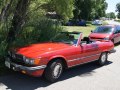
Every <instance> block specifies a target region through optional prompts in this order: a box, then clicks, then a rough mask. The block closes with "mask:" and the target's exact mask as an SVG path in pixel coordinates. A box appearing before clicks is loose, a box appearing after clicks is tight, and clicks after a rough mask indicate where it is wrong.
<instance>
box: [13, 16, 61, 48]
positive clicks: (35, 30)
mask: <svg viewBox="0 0 120 90" xmlns="http://www.w3.org/2000/svg"><path fill="white" fill-rule="evenodd" d="M62 30H63V28H62V27H61V26H60V25H59V23H58V22H57V21H54V20H50V19H40V18H39V19H38V20H37V21H34V22H30V23H29V24H28V25H26V26H25V27H24V30H22V32H20V34H19V36H18V37H17V38H16V40H15V41H14V43H13V46H12V47H21V46H25V45H29V44H32V43H39V42H45V41H49V40H50V39H51V38H53V37H54V36H55V35H56V34H57V33H58V32H61V31H62Z"/></svg>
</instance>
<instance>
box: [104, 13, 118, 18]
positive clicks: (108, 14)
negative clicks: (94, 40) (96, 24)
mask: <svg viewBox="0 0 120 90" xmlns="http://www.w3.org/2000/svg"><path fill="white" fill-rule="evenodd" d="M106 17H107V18H111V19H115V18H116V16H115V13H114V12H110V13H107V14H106Z"/></svg>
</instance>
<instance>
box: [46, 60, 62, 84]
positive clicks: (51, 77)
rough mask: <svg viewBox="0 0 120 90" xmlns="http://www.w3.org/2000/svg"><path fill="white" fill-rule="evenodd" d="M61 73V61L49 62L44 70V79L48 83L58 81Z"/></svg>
mask: <svg viewBox="0 0 120 90" xmlns="http://www.w3.org/2000/svg"><path fill="white" fill-rule="evenodd" d="M62 72H63V64H62V61H61V60H55V61H53V62H51V63H50V64H49V65H48V67H47V68H46V70H45V74H44V77H45V78H46V80H48V81H50V82H55V81H57V80H58V79H59V77H60V76H61V74H62Z"/></svg>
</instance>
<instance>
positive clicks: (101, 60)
mask: <svg viewBox="0 0 120 90" xmlns="http://www.w3.org/2000/svg"><path fill="white" fill-rule="evenodd" d="M107 58H108V54H107V53H106V52H104V53H101V55H100V58H99V60H98V64H99V65H101V66H103V65H104V64H105V63H106V62H107Z"/></svg>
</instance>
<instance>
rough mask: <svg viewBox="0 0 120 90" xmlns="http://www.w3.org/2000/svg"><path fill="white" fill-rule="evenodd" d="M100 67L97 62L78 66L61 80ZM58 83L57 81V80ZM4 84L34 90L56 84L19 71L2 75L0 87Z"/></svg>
mask: <svg viewBox="0 0 120 90" xmlns="http://www.w3.org/2000/svg"><path fill="white" fill-rule="evenodd" d="M111 63H112V62H110V61H109V62H108V63H107V64H106V65H109V64H111ZM98 68H100V67H99V66H98V65H96V63H95V62H92V63H89V64H85V65H81V66H77V67H74V68H71V69H68V70H66V71H65V72H64V73H63V75H62V77H61V78H60V80H59V81H58V82H60V81H63V80H67V79H70V78H72V77H75V76H80V77H90V76H92V75H93V73H96V72H95V69H98ZM56 83H57V82H56ZM2 84H3V85H5V86H6V89H12V90H34V89H37V88H44V87H48V86H49V85H52V84H55V83H52V84H51V83H48V82H46V81H44V80H43V78H38V77H31V76H27V75H23V74H20V73H18V72H16V73H13V74H11V75H6V76H1V77H0V87H2Z"/></svg>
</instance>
